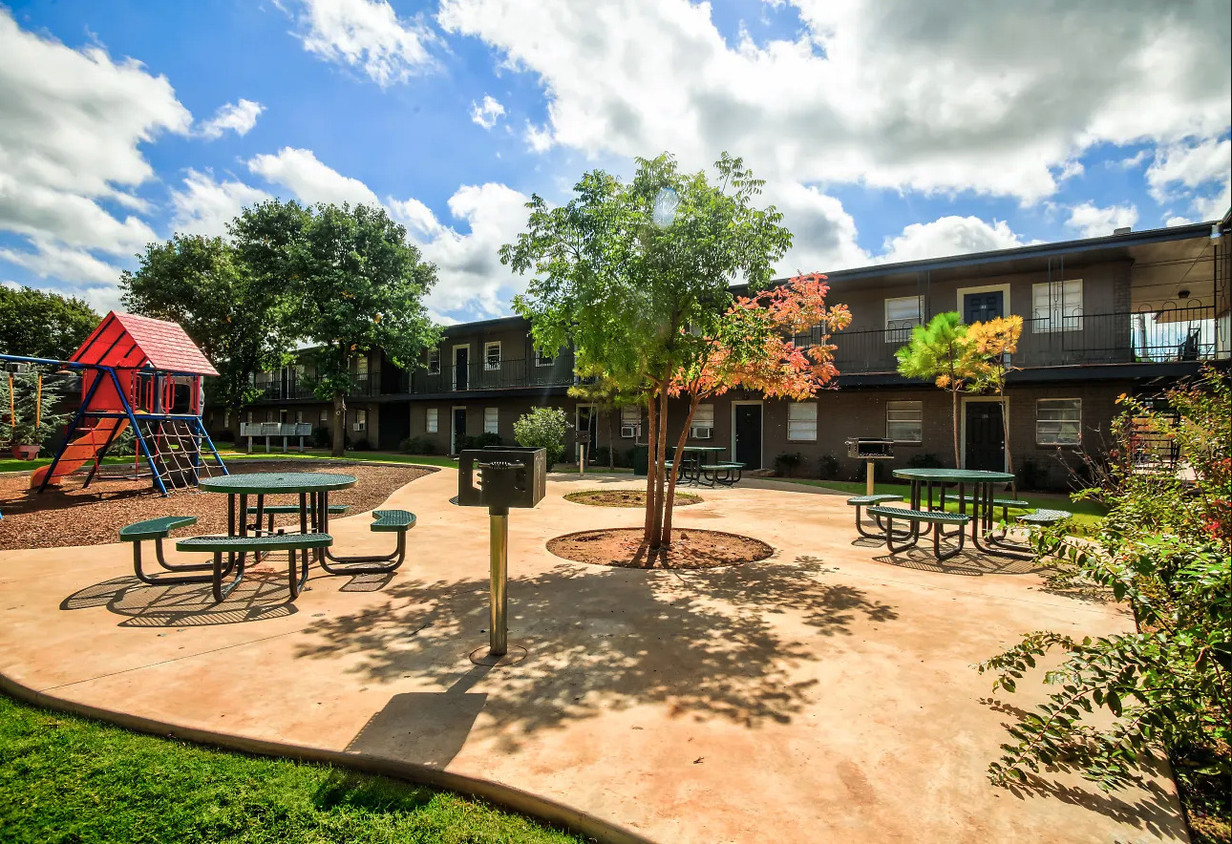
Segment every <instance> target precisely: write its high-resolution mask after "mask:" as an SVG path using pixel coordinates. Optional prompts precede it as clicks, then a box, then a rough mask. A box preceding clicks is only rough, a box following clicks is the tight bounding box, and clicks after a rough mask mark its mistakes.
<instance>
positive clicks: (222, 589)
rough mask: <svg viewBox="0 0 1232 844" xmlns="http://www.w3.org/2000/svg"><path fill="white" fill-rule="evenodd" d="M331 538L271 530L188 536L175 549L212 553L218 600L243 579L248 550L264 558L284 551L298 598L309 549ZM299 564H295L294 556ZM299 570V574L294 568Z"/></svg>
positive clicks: (305, 579) (294, 595)
mask: <svg viewBox="0 0 1232 844" xmlns="http://www.w3.org/2000/svg"><path fill="white" fill-rule="evenodd" d="M333 541H334V538H333V537H332V536H330V535H329V534H328V533H274V534H269V533H267V534H260V535H256V536H228V535H225V534H220V535H215V536H190V537H186V538H184V539H180V540H178V541H177V542H176V543H175V550H177V551H208V552H210V553H212V554H213V555H214V562H213V565H212V569H213V572H212V577H211V580H212V582H213V588H214V600H215V601H217V602H221V601H223V600H225V599H226V597H227V596H228V595H230V594H231V592H232V591H233V590H234V589H235V587H236V586H238V585H239V584H240V581H241V580H243V578H244V560H245V555H246V554H247V553H249V552H251V553H252V554H253V556H254V558H256V559H259V558H261V557H264V556H265V555H266V554H268V553H269V552H271V551H286V552H287V585H288V586H289V587H290V590H291V599H292V600H295V599H296V598H298V597H299V594H300V592H302V591H304V584H305V583H307V582H308V558H309V553H308V552H309V551H311V550H315V549H318V548H321V549H324V548H328V547H329V546H330V545H331V544H333ZM223 554H227V555H228V558H229V561H228V563H227V565H226V567H225V568H224V567H223V560H222V555H223ZM297 557H298V559H299V563H298V566H297V565H296V558H297ZM233 568H236V569H237V570H236V572H235V577H234V578H232V580H231V582H230V583H228V584H227V585H225V586H224V585H223V582H222V579H223V578H224V577H226V576H227V574H229V573H230V572H231V570H232V569H233ZM297 568H298V569H299V571H298V573H297V572H296V569H297Z"/></svg>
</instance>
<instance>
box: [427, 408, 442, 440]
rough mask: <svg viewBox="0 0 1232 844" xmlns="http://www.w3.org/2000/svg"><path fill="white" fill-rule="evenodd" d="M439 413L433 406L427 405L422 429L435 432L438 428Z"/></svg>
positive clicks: (430, 432) (431, 432)
mask: <svg viewBox="0 0 1232 844" xmlns="http://www.w3.org/2000/svg"><path fill="white" fill-rule="evenodd" d="M439 413H440V411H439V410H437V409H436V408H435V407H429V408H428V409H427V411H425V413H424V431H426V432H427V433H429V434H435V433H436V432H437V431H438V430H440V416H439V415H438V414H439Z"/></svg>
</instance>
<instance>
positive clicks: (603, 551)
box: [548, 527, 774, 569]
mask: <svg viewBox="0 0 1232 844" xmlns="http://www.w3.org/2000/svg"><path fill="white" fill-rule="evenodd" d="M548 550H549V551H551V552H552V553H553V554H555V555H556V556H558V557H564V558H565V559H566V560H573V561H574V562H578V563H590V564H591V565H598V566H620V567H621V568H632V569H708V568H715V567H717V566H734V565H739V564H740V563H753V562H756V561H757V560H764V559H766V558H767V557H769V556H770V555H771V554H773V553H774V549H773V548H771V547H770V546H769V545H767V544H766V543H764V542H762V541H761V540H759V539H752V538H750V537H747V536H740V535H738V534H735V533H723V532H722V531H717V530H694V529H693V528H677V529H676V530H674V531H672V544H671V546H670V547H668V548H660V549H659V550H658V551H656V552H654V553H649V552H648V549H646V548H645V547H644V546H643V545H642V529H641V528H640V527H639V528H607V529H604V530H584V531H581V532H579V533H570V534H566V535H565V536H558V537H556V538H555V539H549V540H548Z"/></svg>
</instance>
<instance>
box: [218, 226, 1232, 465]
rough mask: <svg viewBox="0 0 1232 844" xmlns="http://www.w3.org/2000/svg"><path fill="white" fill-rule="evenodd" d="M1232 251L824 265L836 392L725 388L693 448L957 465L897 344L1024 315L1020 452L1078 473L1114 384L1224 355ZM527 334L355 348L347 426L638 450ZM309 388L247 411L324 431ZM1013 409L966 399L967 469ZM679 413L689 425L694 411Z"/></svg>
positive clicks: (810, 460) (305, 377)
mask: <svg viewBox="0 0 1232 844" xmlns="http://www.w3.org/2000/svg"><path fill="white" fill-rule="evenodd" d="M1229 247H1232V233H1230V217H1229V216H1225V217H1224V218H1223V220H1222V221H1220V222H1218V223H1209V222H1208V223H1201V224H1193V225H1185V226H1174V227H1171V228H1166V229H1155V230H1150V231H1142V232H1130V231H1121V232H1119V233H1115V234H1112V235H1109V236H1106V237H1098V238H1090V239H1085V240H1076V241H1068V242H1064V243H1050V244H1038V245H1032V246H1025V247H1021V248H1017V249H1005V250H999V251H995V252H984V253H979V254H970V255H962V256H955V257H950V258H938V259H930V260H925V261H912V262H907V263H898V264H877V265H872V266H868V267H862V268H858V269H850V270H842V271H838V272H833V273H830V274H829V278H830V300H831V301H832V302H842V303H845V304H846V305H848V307H849V308H850V309H851V313H852V317H853V318H852V323H851V325H850V327H848V328H847V329H846V330H845V331H842V332H840V333H838V334H836V335H835V337H834V339H833V342H834V343H835V344H836V345H837V346H838V350H837V352H836V364H837V366H838V369H839V372H840V373H841V375H840V377H839V378H838V380H837V384H836V385H835V386H836V389H834V390H827V391H824V392H823V393H821V394H820V395H818V396H817V397H816V398H815V399H812V400H810V401H806V402H788V401H781V400H765V399H763V398H761V397H760V396H758V395H754V394H748V393H742V392H732V393H729V394H728V395H726V396H723V397H722V398H721V399H719V400H716V401H714V402H710V403H707V404H704V405H702V406H701V407H700V408H699V410H698V413H697V415H696V416H695V418H694V420H693V423H692V426H691V427H692V430H691V432H690V437H691V440H692V441H693V442H695V443H699V444H700V443H709V444H713V445H719V446H723V447H725V448H727V449H728V454H730V455H731V456H732V458H733V459H735V460H738V461H740V462H743V463H745V464H747V465H748V466H749V467H750V468H756V467H766V466H771V465H773V463H774V460H775V457H776V456H777V455H779V454H784V453H799V454H800V455H801V456H802V458H803V461H804V463H803V467H802V469H801V471H803V472H806V473H808V474H814V473H816V472H817V471H819V470H822V468H823V467H829V468H830V469H833V467H834V465H835V461H834V460H832V459H830V458H831V456H832V457H833V458H834V459H835V460H837V461H838V465H839V467H840V468H839V471H840V473H841V474H842V475H843V476H847V475H850V474H854V473H855V472H856V471H858V468H859V467H858V466H857V465H856V464H855V463H854V462H853V461H849V460H847V458H846V453H845V448H844V440H845V439H846V438H847V437H851V436H886V437H888V438H891V439H893V440H894V442H895V446H896V454H897V456H898V458H899V459H898V461H897V463H898V464H905V463H906V462H907V461H908V460H910V459H912V457H916V456H919V457H921V458H922V457H923V456H924V455H930V456H931V457H933V458H935V459H936V460H938V461H939V462H941V463H942V464H945V465H952V464H953V462H954V459H953V446H952V424H951V418H952V417H951V404H950V399H949V396H948V394H946V393H944V392H942V391H941V390H938V389H937V388H935V387H934V386H932V385H931V384H925V383H922V382H919V381H912V380H909V379H906V378H904V377H902V376H901V375H899V374H898V373H897V371H896V359H895V356H894V352H895V350H897V349H898V348H899V347H900V346H902V345H903V344H904V343H905V342H906V341H907V338H908V336H909V335H910V332H911V328H912V327H913V326H915V325H917V324H920V323H921V322H927V321H928V320H929V319H930V318H931V317H933V316H934V315H936V314H938V313H941V312H943V311H953V310H956V311H958V312H959V313H960V314H962V315H963V317H964V319H965V320H967V321H968V322H974V321H977V320H983V319H987V318H990V317H994V316H1003V315H1009V314H1018V315H1020V316H1022V317H1023V321H1024V326H1023V333H1022V339H1021V341H1020V343H1019V345H1018V351H1017V353H1016V354H1014V355H1013V357H1012V360H1011V363H1012V365H1013V367H1014V368H1015V371H1014V372H1012V373H1011V375H1010V377H1009V379H1008V383H1009V387H1008V389H1007V397H1008V400H1007V406H1008V409H1009V417H1010V425H1009V429H1010V432H1009V438H1010V442H1009V451H1011V452H1012V454H1013V461H1014V464H1015V467H1016V468H1017V469H1018V470H1019V471H1020V472H1023V473H1024V474H1029V475H1030V478H1031V480H1032V481H1034V483H1036V484H1041V485H1059V484H1061V483H1063V482H1064V480H1065V475H1066V470H1065V468H1064V466H1063V465H1062V464H1061V462H1060V461H1059V460H1058V457H1059V456H1061V457H1063V456H1065V455H1071V456H1072V455H1074V454H1075V453H1077V452H1078V451H1080V450H1082V449H1088V450H1095V451H1098V450H1099V449H1100V448H1101V447H1102V445H1103V443H1104V442H1105V440H1106V437H1107V436H1108V433H1109V424H1110V422H1111V420H1112V418H1113V417H1114V416H1115V415H1116V413H1117V412H1118V409H1117V406H1116V399H1117V397H1118V396H1119V395H1120V394H1122V393H1135V392H1157V391H1158V390H1160V389H1161V388H1162V387H1163V386H1165V385H1167V384H1169V383H1172V382H1174V381H1175V380H1176V379H1177V378H1179V377H1182V376H1186V375H1192V374H1194V373H1196V372H1197V371H1198V369H1199V367H1200V366H1201V365H1202V363H1204V362H1214V363H1216V364H1218V365H1226V363H1227V361H1228V359H1229V357H1230V353H1232V323H1230V307H1229V306H1230V300H1232V284H1230V281H1229V270H1230V267H1232V262H1230V261H1229V251H1230V249H1229ZM529 328H530V326H529V324H528V323H527V322H526V321H525V320H523V319H521V318H518V317H510V318H506V319H498V320H489V321H484V322H475V323H467V324H463V325H454V326H450V327H448V328H447V329H445V332H444V339H443V340H442V342H441V344H440V346H439V347H437V348H435V349H432V350H430V351H429V352H428V353H427V355H426V357H425V360H424V361H423V364H424V365H423V368H421V369H418V370H416V371H414V372H411V373H407V372H405V371H403V370H401V369H398V368H396V367H394V366H392V364H391V363H390V362H389V361H387V360H385V359H384V357H383V355H381V354H380V353H379V352H374V353H373V354H371V355H369V356H367V357H364V358H360V359H359V360H358V361H357V363H356V366H357V367H358V369H357V376H358V377H359V383H360V384H361V389H360V390H358V391H357V394H356V395H354V396H352V397H351V398H350V399H349V400H348V407H349V410H348V413H349V416H348V419H347V429H348V432H349V435H350V436H351V438H352V439H353V440H359V439H366V440H367V442H368V444H369V445H370V446H371V447H373V448H381V449H394V448H397V447H398V445H399V443H401V442H402V441H404V440H406V439H407V438H411V437H419V438H427V439H428V440H430V441H431V442H433V443H434V444H435V447H436V448H437V450H438V451H439V452H441V453H445V452H449V451H452V450H453V449H454V447H455V445H456V443H457V441H458V439H457V438H458V436H459V435H461V434H465V435H469V436H474V435H477V434H481V433H494V434H496V435H498V436H499V437H500V438H501V439H502V441H504V442H511V441H512V436H513V431H512V428H513V422H514V420H515V419H517V418H518V417H519V416H521V415H522V414H523V413H525V412H526V411H527V410H528V409H530V408H531V407H533V406H535V405H551V406H559V407H564V408H566V410H567V412H568V413H569V415H570V418H571V419H572V420H573V421H574V423H575V425H577V426H578V427H579V428H580V429H588V430H589V436H590V440H591V442H592V444H593V445H594V446H596V447H600V448H602V447H607V446H609V445H610V446H612V447H613V448H614V449H615V451H616V454H617V455H618V456H620V457H621V458H622V459H627V455H628V453H629V451H630V450H631V449H632V447H633V445H634V443H636V442H641V434H642V429H643V413H642V411H640V410H639V409H637V408H617V409H614V410H611V411H609V412H606V413H604V412H600V411H599V410H598V409H596V408H595V407H594V405H592V404H589V403H587V402H584V401H579V400H575V399H573V398H570V397H569V396H568V395H567V391H568V388H569V386H570V385H571V384H573V382H574V375H573V359H572V354H571V353H569V352H567V351H562V353H561V354H559V355H558V356H556V357H555V358H547V357H544V356H543V355H542V354H540V353H538V352H537V351H535V349H534V348H533V346H532V343H531V341H530V337H529ZM310 380H311V374H310V373H306V372H303V371H298V370H297V369H296V368H294V367H288V368H285V369H284V370H282V371H280V372H277V373H263V374H262V375H261V376H259V379H258V384H260V385H263V387H264V396H263V398H262V400H261V401H258V402H256V403H254V404H253V406H252V408H251V410H250V414H251V419H252V420H254V421H288V422H293V421H304V422H312V423H313V424H315V425H322V426H327V425H328V413H329V408H328V407H326V406H325V405H324V404H323V403H322V402H320V401H318V400H315V399H314V398H312V396H311V392H310V390H307V389H305V387H304V386H303V385H304V384H305V383H309V382H310ZM1001 413H1002V408H1001V404H1000V402H999V401H997V400H996V399H995V397H992V396H984V395H964V396H963V397H962V399H961V408H960V420H959V422H960V443H961V448H960V451H961V457H960V462H962V463H963V464H964V465H965V466H967V467H972V468H998V469H999V468H1002V467H1003V466H1005V465H1006V463H1007V459H1008V457H1007V449H1006V442H1005V436H1004V427H1003V423H1002V418H1001ZM674 415H675V419H676V424H677V425H679V424H681V423H682V422H683V417H684V413H683V408H682V410H681V412H678V413H675V414H674ZM592 416H593V417H594V421H593V423H592V422H591V417H592ZM216 424H221V420H218V421H217V423H216ZM678 431H679V428H677V429H676V431H673V432H672V433H671V436H672V438H673V441H674V438H675V436H676V435H677V433H678ZM592 453H593V449H592ZM1024 470H1025V471H1024Z"/></svg>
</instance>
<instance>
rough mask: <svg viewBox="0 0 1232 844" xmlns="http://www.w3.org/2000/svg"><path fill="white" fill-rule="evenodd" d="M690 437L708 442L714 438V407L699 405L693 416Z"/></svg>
mask: <svg viewBox="0 0 1232 844" xmlns="http://www.w3.org/2000/svg"><path fill="white" fill-rule="evenodd" d="M689 436H690V437H692V438H693V439H695V440H708V439H710V438H711V437H713V436H714V405H712V404H699V405H698V406H697V410H696V411H695V412H694V414H693V424H692V425H691V426H690V428H689Z"/></svg>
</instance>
